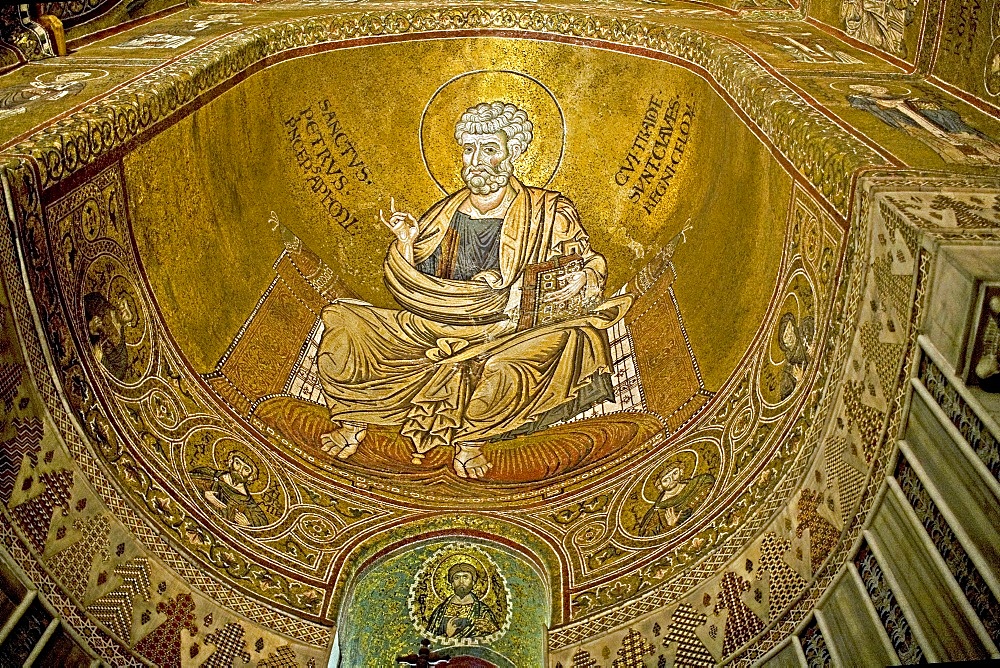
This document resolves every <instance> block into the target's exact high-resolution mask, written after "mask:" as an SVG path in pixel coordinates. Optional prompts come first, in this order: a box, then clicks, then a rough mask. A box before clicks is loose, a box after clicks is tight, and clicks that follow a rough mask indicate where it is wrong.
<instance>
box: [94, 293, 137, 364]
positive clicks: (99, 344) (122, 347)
mask: <svg viewBox="0 0 1000 668" xmlns="http://www.w3.org/2000/svg"><path fill="white" fill-rule="evenodd" d="M83 314H84V318H85V319H86V320H87V333H88V334H89V335H90V336H89V338H90V348H91V351H92V352H93V355H94V359H96V360H97V361H98V362H99V363H100V364H101V365H102V366H103V367H104V368H105V369H107V370H108V372H109V373H110V374H111V375H112V376H114V377H115V378H117V379H118V380H123V379H124V377H125V373H126V371H127V370H128V367H129V362H130V360H129V352H128V346H127V344H126V341H125V323H127V322H128V321H129V320H130V319H131V314H130V313H129V311H128V304H127V303H126V302H124V301H122V302H120V307H119V306H115V305H114V304H112V303H111V302H110V301H108V298H107V297H105V296H104V295H103V294H101V293H100V292H90V293H87V294H86V295H85V296H84V298H83Z"/></svg>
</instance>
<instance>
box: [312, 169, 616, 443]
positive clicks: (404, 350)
mask: <svg viewBox="0 0 1000 668" xmlns="http://www.w3.org/2000/svg"><path fill="white" fill-rule="evenodd" d="M510 187H511V189H512V190H513V193H514V199H513V201H512V202H511V204H510V207H509V208H508V210H507V213H506V215H505V216H504V219H503V223H502V225H501V231H500V244H499V269H498V270H497V269H492V270H488V271H484V272H481V273H479V274H477V275H476V276H474V277H473V279H472V280H469V281H458V280H452V279H446V278H439V277H437V276H431V275H427V274H424V273H421V272H420V271H419V270H418V269H417V267H416V266H414V265H420V263H421V262H424V261H425V260H426V259H427V258H428V257H430V256H431V255H432V254H433V253H434V251H435V250H437V249H438V247H439V246H440V245H441V241H442V239H443V238H444V236H445V234H446V233H447V232H448V229H449V227H450V226H451V221H452V219H453V218H454V216H455V213H456V211H457V210H458V208H459V206H460V205H461V204H462V203H463V202H464V201H465V200H466V199H467V198H468V196H469V191H468V190H467V189H463V190H460V191H458V192H456V193H454V194H453V195H450V196H448V197H446V198H445V199H443V200H441V201H440V202H438V203H437V204H435V205H434V206H433V207H431V209H430V210H429V211H428V212H427V213H425V214H424V215H423V216H422V217H421V218H420V220H419V221H418V223H417V226H418V235H417V239H416V241H415V242H414V264H410V263H409V262H408V261H407V260H406V259H405V258H404V257H403V255H402V253H401V251H400V250H399V248H398V247H397V245H396V243H393V244H392V245H391V246H390V247H389V251H388V254H387V256H386V260H385V265H384V269H385V282H386V286H387V287H388V289H389V291H390V293H391V294H392V295H393V297H395V299H396V301H397V302H398V303H399V304H400V305H401V306H402V307H403V309H402V310H394V309H384V308H377V307H375V306H372V305H370V304H365V303H363V302H358V301H353V300H338V301H336V302H334V303H333V304H332V305H330V306H328V307H327V308H326V309H324V311H323V315H322V317H323V323H324V325H325V331H324V333H323V337H322V339H321V341H320V346H319V353H318V360H317V362H318V374H319V378H320V381H321V383H322V386H323V392H324V396H325V399H326V403H327V406H328V407H329V409H330V417H331V418H332V419H333V420H347V421H353V422H362V423H366V424H377V425H389V426H399V427H400V432H401V433H402V434H403V435H404V436H407V437H409V438H410V439H411V440H412V441H413V444H414V448H415V450H416V452H419V453H424V452H427V451H428V450H430V449H431V448H433V447H435V446H439V445H453V444H455V443H461V442H480V441H485V440H492V439H496V438H499V437H503V436H505V435H511V434H512V433H514V432H517V431H518V430H521V431H524V430H525V428H530V426H531V425H532V424H537V425H540V426H544V424H543V423H544V422H545V420H546V418H547V419H548V421H549V422H552V421H555V420H556V419H561V418H562V417H570V415H572V414H573V413H570V414H569V415H566V412H567V411H568V410H573V411H576V410H583V409H585V408H587V407H589V404H593V403H595V402H597V401H600V400H603V399H606V398H609V397H608V396H607V390H608V389H609V387H610V385H609V383H608V381H607V377H608V376H607V374H608V372H609V371H610V369H611V359H610V350H609V346H608V338H607V334H606V333H605V332H604V331H603V328H604V327H606V326H607V325H608V324H610V322H607V324H605V322H604V321H602V320H601V319H600V318H596V317H590V318H577V319H575V320H573V321H569V322H566V323H557V324H549V325H544V326H539V327H536V328H534V329H530V330H526V331H522V332H515V330H516V325H517V317H516V314H514V315H513V316H512V315H511V308H512V307H513V306H516V305H517V303H518V301H519V299H520V284H521V281H522V278H523V274H524V269H525V267H526V266H528V265H530V264H535V263H539V262H544V261H546V260H549V259H551V258H553V257H556V256H558V255H561V254H564V253H565V252H566V249H567V248H572V249H573V251H574V252H578V253H580V254H581V255H582V257H583V259H584V263H585V267H586V270H587V271H588V273H589V272H593V274H594V275H595V276H594V278H595V280H597V281H598V282H599V285H601V286H603V283H604V280H605V278H606V273H607V269H606V265H605V262H604V258H603V257H602V256H601V255H599V254H597V253H595V252H593V251H592V250H591V249H590V246H589V243H588V239H587V235H586V232H585V231H584V230H583V228H582V226H581V225H580V223H579V217H578V216H577V213H576V210H575V209H574V208H573V205H572V203H571V202H570V201H569V200H568V199H566V198H565V197H562V196H561V195H560V194H559V193H557V192H553V191H550V190H543V189H541V188H531V187H528V186H524V185H522V184H520V183H518V182H517V181H516V180H514V179H511V181H510ZM595 388H596V389H595ZM588 402H589V403H588ZM581 404H582V405H581Z"/></svg>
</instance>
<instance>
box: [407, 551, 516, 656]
mask: <svg viewBox="0 0 1000 668" xmlns="http://www.w3.org/2000/svg"><path fill="white" fill-rule="evenodd" d="M510 600H511V596H510V589H509V588H508V587H507V580H506V578H504V576H503V573H501V572H500V569H499V568H497V565H496V564H495V563H493V560H492V559H490V557H489V555H488V554H486V552H484V551H483V550H482V549H480V548H479V547H477V546H475V545H472V544H469V543H451V544H449V545H446V546H445V547H442V548H441V549H440V550H438V551H436V552H435V553H434V554H433V555H431V556H430V557H429V558H428V559H427V560H426V561H425V562H424V563H423V565H422V566H421V567H420V569H419V570H418V571H417V574H416V576H415V577H414V578H413V584H412V585H411V586H410V596H409V600H408V608H409V613H410V619H411V620H412V621H413V625H414V627H415V628H416V630H417V632H418V633H420V634H421V635H422V636H424V637H426V638H430V639H431V640H432V641H433V642H435V643H439V644H442V645H487V644H490V643H492V642H494V641H496V640H498V639H500V637H501V636H503V634H504V633H506V632H507V629H508V628H509V627H510V618H511V608H510Z"/></svg>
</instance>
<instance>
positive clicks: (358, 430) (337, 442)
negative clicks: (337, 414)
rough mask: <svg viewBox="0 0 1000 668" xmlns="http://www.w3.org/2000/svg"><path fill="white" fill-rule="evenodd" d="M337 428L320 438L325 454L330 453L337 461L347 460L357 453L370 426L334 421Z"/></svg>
mask: <svg viewBox="0 0 1000 668" xmlns="http://www.w3.org/2000/svg"><path fill="white" fill-rule="evenodd" d="M334 425H336V427H335V428H334V430H333V431H331V432H330V433H328V434H323V435H322V436H320V439H319V442H320V447H321V448H322V450H323V452H329V453H330V454H331V455H333V456H334V457H336V458H337V459H347V458H348V457H350V456H351V455H353V454H354V453H355V451H357V449H358V446H359V445H360V444H361V441H363V440H364V439H365V435H366V434H367V433H368V425H366V424H361V423H360V422H338V421H334Z"/></svg>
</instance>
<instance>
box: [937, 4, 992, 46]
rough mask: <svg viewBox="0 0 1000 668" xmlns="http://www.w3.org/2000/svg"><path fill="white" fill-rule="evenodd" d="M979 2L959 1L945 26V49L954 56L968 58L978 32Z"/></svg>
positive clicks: (980, 6)
mask: <svg viewBox="0 0 1000 668" xmlns="http://www.w3.org/2000/svg"><path fill="white" fill-rule="evenodd" d="M982 6H983V3H982V1H981V0H961V3H960V4H959V5H958V7H956V8H955V9H954V10H953V11H952V12H951V14H950V15H949V16H948V20H947V23H946V24H945V44H946V46H945V48H946V49H947V50H948V51H950V52H951V53H953V54H955V55H956V56H960V57H962V58H969V57H970V56H971V55H972V47H973V44H974V41H975V39H976V32H977V31H978V30H979V13H980V11H981V10H982Z"/></svg>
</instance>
